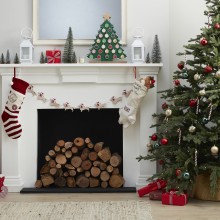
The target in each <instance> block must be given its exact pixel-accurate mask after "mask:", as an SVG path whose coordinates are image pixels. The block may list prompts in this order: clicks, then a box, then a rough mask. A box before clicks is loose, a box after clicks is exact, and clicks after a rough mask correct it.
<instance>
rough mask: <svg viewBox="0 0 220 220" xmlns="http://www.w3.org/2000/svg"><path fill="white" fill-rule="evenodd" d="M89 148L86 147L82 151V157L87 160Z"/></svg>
mask: <svg viewBox="0 0 220 220" xmlns="http://www.w3.org/2000/svg"><path fill="white" fill-rule="evenodd" d="M89 152H90V151H89V149H88V148H84V149H83V151H82V153H81V156H80V157H81V158H82V160H86V159H87V158H88V156H89Z"/></svg>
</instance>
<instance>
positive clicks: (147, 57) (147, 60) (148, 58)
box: [145, 53, 150, 63]
mask: <svg viewBox="0 0 220 220" xmlns="http://www.w3.org/2000/svg"><path fill="white" fill-rule="evenodd" d="M145 62H146V63H150V54H149V53H147V56H146V60H145Z"/></svg>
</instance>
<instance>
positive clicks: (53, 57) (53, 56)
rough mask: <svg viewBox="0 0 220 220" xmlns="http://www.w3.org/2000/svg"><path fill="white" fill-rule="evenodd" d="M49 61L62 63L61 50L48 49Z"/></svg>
mask: <svg viewBox="0 0 220 220" xmlns="http://www.w3.org/2000/svg"><path fill="white" fill-rule="evenodd" d="M46 57H47V63H61V52H60V50H46Z"/></svg>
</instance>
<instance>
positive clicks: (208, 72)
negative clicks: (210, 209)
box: [138, 0, 220, 195]
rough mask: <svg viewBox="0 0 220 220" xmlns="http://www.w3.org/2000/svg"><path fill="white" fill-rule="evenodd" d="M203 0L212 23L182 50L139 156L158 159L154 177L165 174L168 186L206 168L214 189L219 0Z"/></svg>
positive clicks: (189, 183)
mask: <svg viewBox="0 0 220 220" xmlns="http://www.w3.org/2000/svg"><path fill="white" fill-rule="evenodd" d="M205 1H206V4H207V7H208V10H207V11H205V12H204V13H205V15H206V16H207V17H208V23H207V24H206V26H205V27H204V28H202V29H201V31H202V32H201V33H200V34H199V35H197V36H196V37H195V38H194V39H190V40H189V44H188V45H186V46H184V48H185V51H184V52H182V53H179V54H178V55H179V56H181V60H180V62H179V63H178V65H177V66H178V69H177V70H176V72H175V73H174V76H173V79H174V86H173V88H171V89H168V90H165V91H162V92H161V93H162V98H163V99H165V102H164V104H163V105H162V109H163V111H162V113H161V114H154V115H153V116H154V117H155V118H156V119H157V123H156V124H154V125H152V127H156V128H157V132H156V133H154V134H149V136H150V141H149V143H148V144H147V145H148V148H149V152H148V154H147V155H146V156H140V157H138V159H139V160H142V159H144V160H151V161H159V163H160V164H161V171H160V172H158V173H156V174H155V175H153V176H152V178H151V179H154V178H161V179H164V180H166V181H167V189H172V188H175V189H179V191H180V192H183V191H184V190H189V189H192V187H193V185H194V183H195V179H196V177H197V175H199V174H204V173H208V174H210V188H211V194H212V195H214V194H215V193H216V192H217V190H218V185H217V180H218V178H220V157H219V147H220V114H219V112H220V56H219V54H220V46H219V45H220V38H219V36H220V11H219V8H220V1H219V0H205ZM209 19H211V21H209ZM188 57H190V59H189V60H187V58H188Z"/></svg>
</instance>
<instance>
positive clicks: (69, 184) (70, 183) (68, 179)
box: [66, 176, 76, 187]
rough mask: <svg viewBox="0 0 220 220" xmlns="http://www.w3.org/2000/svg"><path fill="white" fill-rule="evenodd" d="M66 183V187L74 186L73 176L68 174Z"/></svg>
mask: <svg viewBox="0 0 220 220" xmlns="http://www.w3.org/2000/svg"><path fill="white" fill-rule="evenodd" d="M66 185H67V186H68V187H76V181H75V179H74V177H70V176H68V177H67V178H66Z"/></svg>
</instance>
